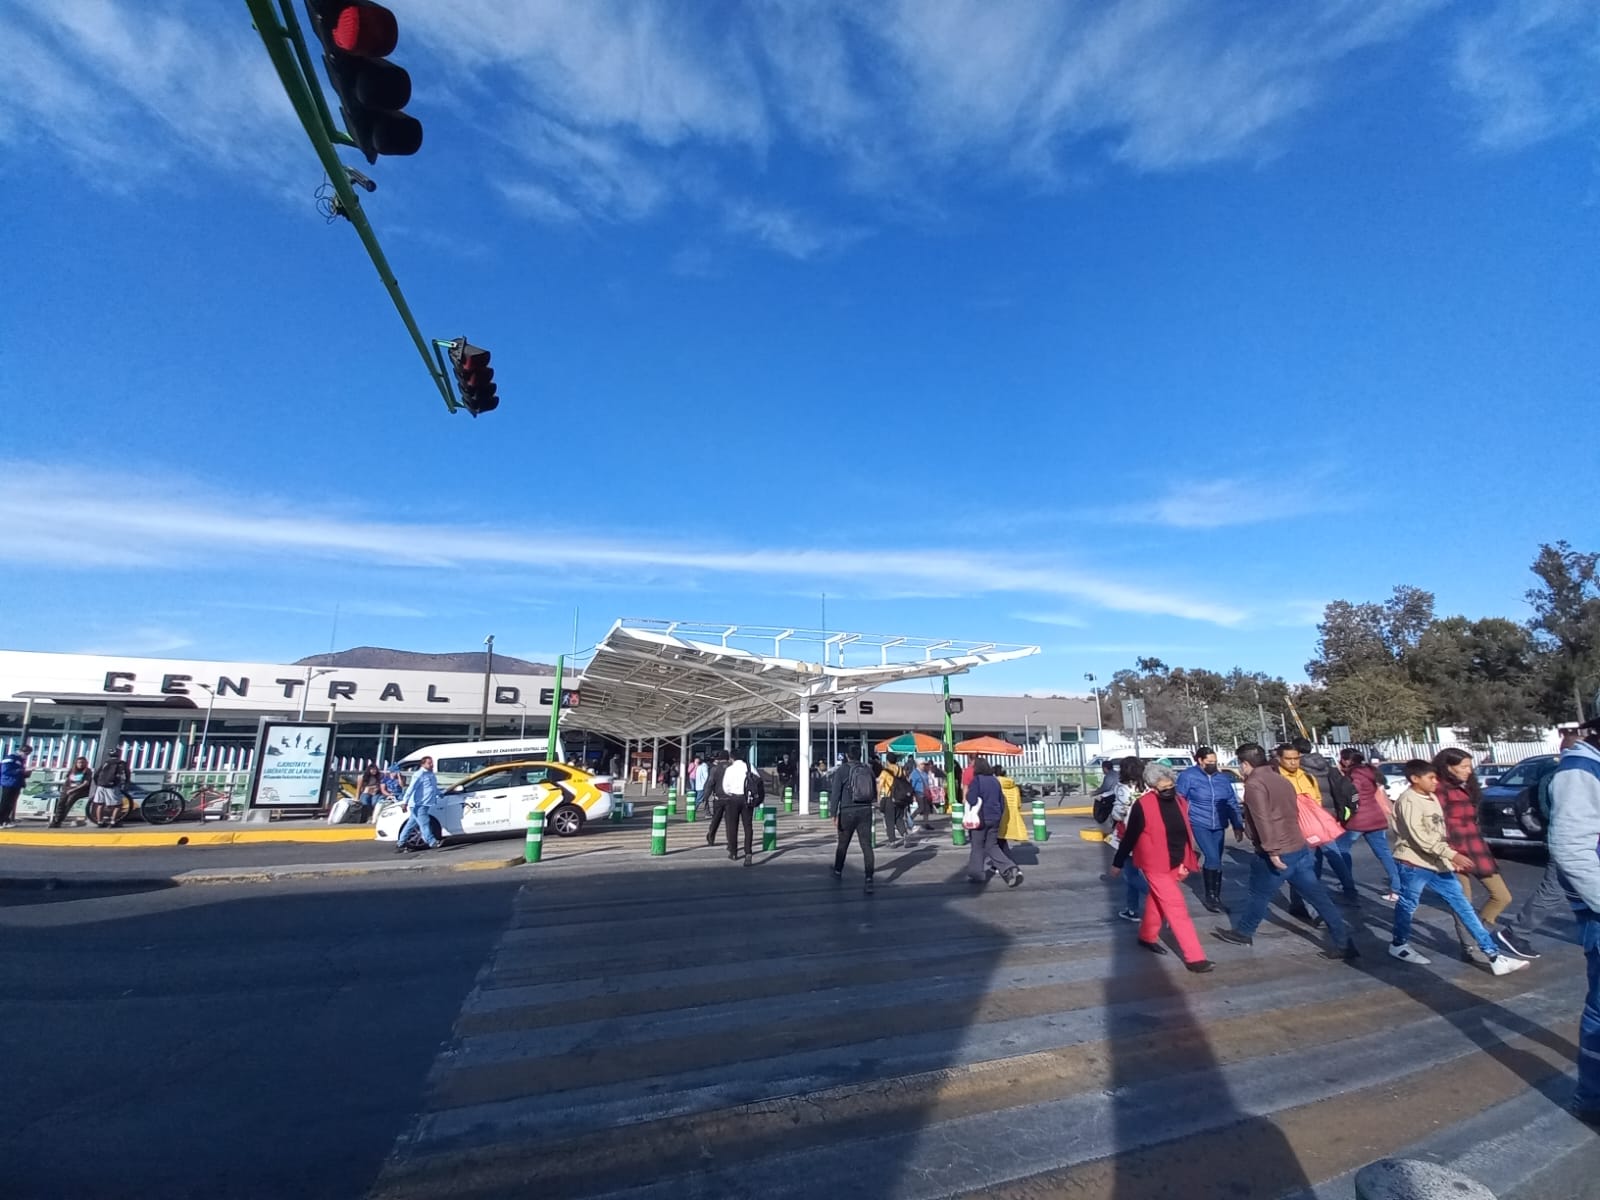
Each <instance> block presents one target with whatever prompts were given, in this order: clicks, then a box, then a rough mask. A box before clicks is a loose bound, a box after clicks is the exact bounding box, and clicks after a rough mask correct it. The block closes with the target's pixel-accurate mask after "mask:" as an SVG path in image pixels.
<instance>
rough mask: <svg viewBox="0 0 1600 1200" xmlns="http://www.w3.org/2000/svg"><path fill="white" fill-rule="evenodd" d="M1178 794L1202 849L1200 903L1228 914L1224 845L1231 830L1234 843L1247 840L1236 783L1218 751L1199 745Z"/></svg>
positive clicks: (1185, 770)
mask: <svg viewBox="0 0 1600 1200" xmlns="http://www.w3.org/2000/svg"><path fill="white" fill-rule="evenodd" d="M1177 789H1178V795H1179V796H1181V797H1183V802H1184V804H1185V805H1186V806H1187V816H1188V818H1189V826H1190V830H1191V832H1193V834H1194V840H1195V845H1196V846H1198V847H1199V848H1200V857H1201V866H1200V871H1201V875H1200V879H1201V883H1202V885H1203V888H1202V891H1203V896H1202V899H1201V903H1202V904H1204V905H1205V906H1206V911H1207V912H1214V913H1222V912H1227V911H1228V910H1227V908H1226V906H1224V905H1223V903H1222V846H1223V840H1224V838H1225V837H1226V835H1227V832H1228V827H1229V826H1232V827H1233V840H1234V842H1235V844H1237V843H1239V842H1242V841H1244V818H1243V817H1241V816H1240V815H1239V804H1238V799H1237V797H1235V796H1234V794H1233V780H1232V779H1231V778H1230V777H1228V776H1227V775H1224V774H1222V772H1221V770H1220V769H1219V768H1218V766H1217V752H1216V751H1215V750H1213V749H1212V748H1211V747H1210V746H1199V747H1196V748H1195V752H1194V766H1192V767H1186V768H1185V769H1184V771H1183V773H1182V774H1180V775H1179V776H1178V783H1177Z"/></svg>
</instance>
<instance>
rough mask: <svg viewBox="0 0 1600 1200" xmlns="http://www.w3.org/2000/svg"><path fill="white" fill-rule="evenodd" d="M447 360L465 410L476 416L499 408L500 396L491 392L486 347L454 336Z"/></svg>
mask: <svg viewBox="0 0 1600 1200" xmlns="http://www.w3.org/2000/svg"><path fill="white" fill-rule="evenodd" d="M450 362H451V363H452V364H453V365H454V366H455V369H456V390H457V391H459V392H460V393H461V403H462V405H463V406H465V408H466V410H467V411H468V412H469V413H471V414H472V415H473V416H475V417H476V416H478V415H480V414H481V413H486V412H493V411H494V410H495V409H497V408H499V407H500V397H499V396H498V395H496V394H495V386H494V368H493V367H491V366H490V365H489V352H488V351H487V350H485V349H483V348H482V347H481V346H474V345H472V344H471V343H469V342H468V341H467V339H466V338H464V337H458V338H456V340H455V341H453V342H451V343H450Z"/></svg>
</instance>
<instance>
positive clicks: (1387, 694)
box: [1326, 667, 1428, 742]
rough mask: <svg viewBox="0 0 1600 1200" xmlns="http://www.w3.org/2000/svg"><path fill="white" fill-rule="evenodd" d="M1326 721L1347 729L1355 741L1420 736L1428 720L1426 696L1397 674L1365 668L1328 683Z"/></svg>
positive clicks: (1395, 672) (1374, 668)
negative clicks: (1408, 734) (1327, 716)
mask: <svg viewBox="0 0 1600 1200" xmlns="http://www.w3.org/2000/svg"><path fill="white" fill-rule="evenodd" d="M1326 703H1327V710H1328V714H1329V719H1330V720H1331V721H1337V722H1338V723H1339V724H1341V725H1348V726H1349V727H1350V736H1351V737H1352V738H1354V739H1355V740H1356V741H1358V742H1370V741H1376V740H1377V739H1379V738H1387V737H1394V736H1396V735H1398V734H1405V733H1420V732H1421V731H1422V729H1423V726H1425V725H1426V724H1427V721H1428V704H1427V697H1426V696H1425V695H1424V694H1423V693H1422V691H1421V690H1420V689H1419V688H1417V687H1416V686H1415V685H1414V684H1412V683H1411V682H1409V681H1408V680H1406V679H1405V678H1404V677H1403V676H1402V675H1401V674H1400V673H1399V672H1398V671H1395V670H1392V669H1389V670H1386V669H1383V668H1381V667H1369V668H1366V669H1364V670H1360V671H1352V672H1350V673H1348V674H1344V675H1340V676H1339V677H1338V678H1337V679H1335V680H1334V681H1333V682H1332V683H1330V684H1328V688H1327V695H1326Z"/></svg>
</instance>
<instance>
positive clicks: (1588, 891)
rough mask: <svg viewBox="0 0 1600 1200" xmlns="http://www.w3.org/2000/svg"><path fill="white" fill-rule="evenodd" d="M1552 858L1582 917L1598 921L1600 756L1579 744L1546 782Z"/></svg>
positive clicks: (1599, 898) (1599, 752)
mask: <svg viewBox="0 0 1600 1200" xmlns="http://www.w3.org/2000/svg"><path fill="white" fill-rule="evenodd" d="M1545 840H1546V843H1547V844H1548V846H1549V849H1550V857H1551V858H1552V859H1554V860H1555V864H1556V866H1558V867H1560V868H1561V874H1562V875H1563V876H1565V882H1566V887H1567V896H1568V899H1570V900H1571V901H1572V907H1573V909H1574V910H1575V911H1577V912H1578V913H1580V914H1585V915H1589V916H1596V917H1600V750H1596V749H1595V748H1594V747H1593V746H1591V745H1589V744H1588V743H1587V742H1579V743H1578V744H1577V745H1576V746H1573V747H1572V748H1571V749H1570V750H1568V751H1567V752H1566V753H1565V754H1563V755H1562V756H1561V762H1560V764H1559V765H1558V766H1557V767H1556V770H1555V774H1554V775H1553V776H1551V781H1550V828H1549V832H1548V833H1547V834H1546V839H1545Z"/></svg>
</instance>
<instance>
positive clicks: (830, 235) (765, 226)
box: [726, 200, 866, 261]
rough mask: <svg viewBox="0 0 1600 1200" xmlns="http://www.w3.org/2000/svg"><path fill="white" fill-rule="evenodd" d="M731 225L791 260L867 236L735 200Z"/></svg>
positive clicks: (731, 204)
mask: <svg viewBox="0 0 1600 1200" xmlns="http://www.w3.org/2000/svg"><path fill="white" fill-rule="evenodd" d="M726 217H727V226H728V228H729V229H730V230H732V231H733V232H735V233H742V234H748V235H750V236H751V237H753V238H754V239H755V240H756V241H758V242H760V243H762V244H763V245H765V246H767V247H769V248H770V249H773V250H776V251H777V252H778V253H780V254H784V255H787V256H788V257H790V258H797V259H800V260H802V261H803V260H805V259H808V258H815V257H817V256H818V255H820V254H827V253H831V252H833V251H835V250H839V249H842V248H843V247H845V246H848V245H850V244H851V243H853V242H857V241H859V240H860V239H861V238H863V237H865V236H866V231H865V230H863V229H856V228H833V227H829V226H826V225H823V224H821V223H820V222H817V221H813V220H811V219H809V218H807V217H805V216H803V215H802V214H800V213H797V212H793V211H791V210H789V209H786V208H776V207H772V206H763V205H759V204H755V203H753V202H751V201H748V200H732V201H729V202H728V205H727V209H726Z"/></svg>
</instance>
